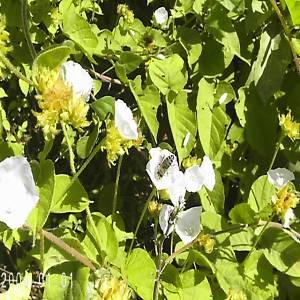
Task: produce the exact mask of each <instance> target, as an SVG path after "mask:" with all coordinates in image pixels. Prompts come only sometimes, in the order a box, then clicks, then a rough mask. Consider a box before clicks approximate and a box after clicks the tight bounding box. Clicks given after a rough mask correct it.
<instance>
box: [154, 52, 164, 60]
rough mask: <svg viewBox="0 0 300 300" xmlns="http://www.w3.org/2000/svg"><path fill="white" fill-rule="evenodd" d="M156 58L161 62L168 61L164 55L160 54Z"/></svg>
mask: <svg viewBox="0 0 300 300" xmlns="http://www.w3.org/2000/svg"><path fill="white" fill-rule="evenodd" d="M156 58H158V59H160V60H165V59H166V57H165V56H164V55H163V54H162V53H158V54H157V55H156Z"/></svg>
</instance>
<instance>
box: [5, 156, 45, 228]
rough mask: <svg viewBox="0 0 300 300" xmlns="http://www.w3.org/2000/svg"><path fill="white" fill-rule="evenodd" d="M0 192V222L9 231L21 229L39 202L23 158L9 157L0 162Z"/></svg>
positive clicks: (28, 166)
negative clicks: (9, 229)
mask: <svg viewBox="0 0 300 300" xmlns="http://www.w3.org/2000/svg"><path fill="white" fill-rule="evenodd" d="M0 191H1V200H0V203H1V206H0V221H2V222H4V223H6V225H7V226H8V227H10V228H11V229H16V228H19V227H21V226H22V225H24V223H25V222H26V219H27V217H28V215H29V214H30V212H31V210H32V209H33V208H34V207H35V206H36V204H37V203H38V200H39V195H38V193H37V190H36V187H35V183H34V180H33V176H32V172H31V169H30V165H29V163H28V162H27V160H26V158H25V157H22V156H19V157H9V158H6V159H5V160H4V161H2V162H0Z"/></svg>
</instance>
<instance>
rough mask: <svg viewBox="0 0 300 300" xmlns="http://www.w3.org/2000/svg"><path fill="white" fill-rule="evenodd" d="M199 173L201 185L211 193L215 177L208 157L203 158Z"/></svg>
mask: <svg viewBox="0 0 300 300" xmlns="http://www.w3.org/2000/svg"><path fill="white" fill-rule="evenodd" d="M200 171H201V173H202V176H203V178H204V181H203V184H204V185H205V187H206V188H208V189H209V190H210V191H212V190H213V188H214V187H215V184H216V175H215V171H214V168H213V164H212V162H211V160H210V159H209V157H208V156H204V157H203V161H202V164H201V167H200Z"/></svg>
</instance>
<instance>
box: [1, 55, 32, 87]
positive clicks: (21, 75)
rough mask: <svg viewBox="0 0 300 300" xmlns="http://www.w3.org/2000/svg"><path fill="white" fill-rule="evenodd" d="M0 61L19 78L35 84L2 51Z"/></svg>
mask: <svg viewBox="0 0 300 300" xmlns="http://www.w3.org/2000/svg"><path fill="white" fill-rule="evenodd" d="M0 61H1V62H2V63H3V64H4V65H5V66H6V67H7V69H9V70H10V71H11V72H12V73H13V74H15V75H16V76H17V77H18V78H19V79H21V80H23V81H25V82H26V83H28V84H29V85H32V86H35V84H34V83H33V82H32V81H31V80H30V79H28V78H27V77H26V76H24V75H23V74H22V73H21V72H20V71H19V70H18V69H17V68H16V67H15V66H14V65H13V64H12V63H11V62H10V61H9V60H8V59H7V58H6V57H5V56H4V55H3V54H2V53H0Z"/></svg>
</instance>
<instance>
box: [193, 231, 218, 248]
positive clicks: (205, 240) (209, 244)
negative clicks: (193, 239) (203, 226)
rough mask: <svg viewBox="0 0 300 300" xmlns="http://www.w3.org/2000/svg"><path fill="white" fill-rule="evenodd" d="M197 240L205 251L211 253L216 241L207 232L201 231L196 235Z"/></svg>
mask: <svg viewBox="0 0 300 300" xmlns="http://www.w3.org/2000/svg"><path fill="white" fill-rule="evenodd" d="M197 242H198V243H199V245H200V246H201V247H203V248H204V251H205V252H206V253H212V251H213V250H214V246H215V244H216V241H215V240H214V239H213V238H212V237H211V236H210V235H209V234H203V233H201V234H200V235H199V236H198V238H197Z"/></svg>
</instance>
